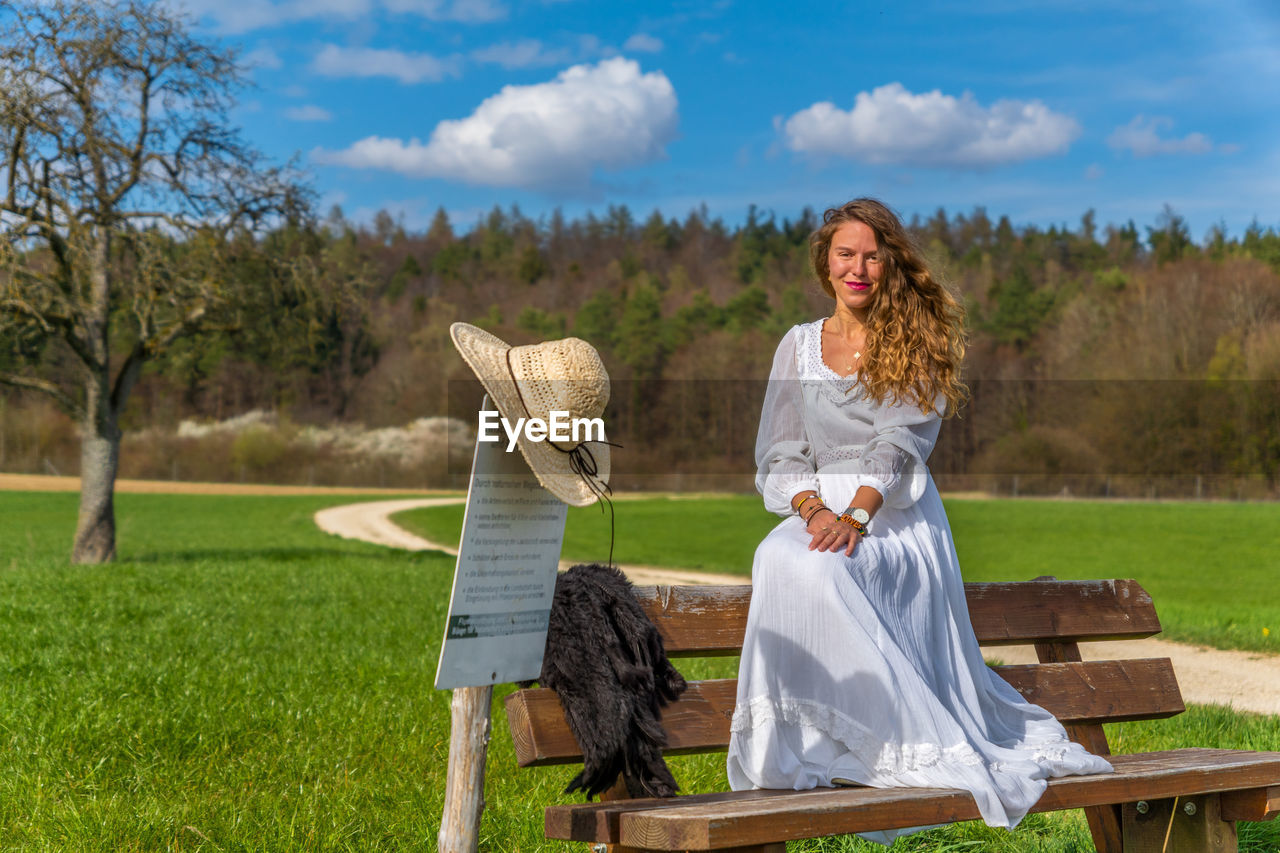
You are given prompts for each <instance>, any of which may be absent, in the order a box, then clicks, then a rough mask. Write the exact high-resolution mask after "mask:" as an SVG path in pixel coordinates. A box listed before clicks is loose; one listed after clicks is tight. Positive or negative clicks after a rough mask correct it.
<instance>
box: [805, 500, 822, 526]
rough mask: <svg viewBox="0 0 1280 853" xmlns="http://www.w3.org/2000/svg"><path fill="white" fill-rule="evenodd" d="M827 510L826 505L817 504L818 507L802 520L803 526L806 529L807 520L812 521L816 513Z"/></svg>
mask: <svg viewBox="0 0 1280 853" xmlns="http://www.w3.org/2000/svg"><path fill="white" fill-rule="evenodd" d="M827 508H828V507H827V505H826V504H824V503H819V504H818V506H817V508H816V509H815V510H814V511H813V512H811V513H809V515H808V517H807V518H805V519H804V523H805V526H806V527H808V526H809V520H810V519H812V518H813V517H814V516H815V515H817V514H818V513H820V512H822V511H823V510H824V509H827ZM802 517H803V516H802Z"/></svg>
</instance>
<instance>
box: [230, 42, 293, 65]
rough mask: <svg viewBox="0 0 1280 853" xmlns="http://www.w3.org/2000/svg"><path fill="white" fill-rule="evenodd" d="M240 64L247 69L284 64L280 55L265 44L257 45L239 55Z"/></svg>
mask: <svg viewBox="0 0 1280 853" xmlns="http://www.w3.org/2000/svg"><path fill="white" fill-rule="evenodd" d="M240 65H242V66H243V67H245V68H249V69H258V68H265V69H275V68H281V67H283V66H284V62H283V61H282V60H281V59H280V55H279V54H277V53H276V52H275V51H274V50H272V49H271V48H269V47H266V46H265V45H259V46H258V47H255V48H254V49H253V50H251V51H249V52H248V53H246V54H244V55H242V56H241V57H240Z"/></svg>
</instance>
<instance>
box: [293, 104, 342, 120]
mask: <svg viewBox="0 0 1280 853" xmlns="http://www.w3.org/2000/svg"><path fill="white" fill-rule="evenodd" d="M284 117H285V118H287V119H289V120H290V121H333V113H331V112H329V111H328V110H326V109H325V108H324V107H317V106H315V105H314V104H306V105H305V106H300V107H289V108H288V109H287V110H285V111H284Z"/></svg>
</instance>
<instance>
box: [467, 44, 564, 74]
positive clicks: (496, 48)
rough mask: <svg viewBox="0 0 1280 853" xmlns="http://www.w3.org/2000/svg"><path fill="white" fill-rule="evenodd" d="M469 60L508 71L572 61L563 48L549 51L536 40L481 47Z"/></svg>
mask: <svg viewBox="0 0 1280 853" xmlns="http://www.w3.org/2000/svg"><path fill="white" fill-rule="evenodd" d="M471 58H472V59H474V60H475V61H476V62H487V63H489V64H491V65H501V66H502V67H503V68H508V69H510V68H532V67H535V66H539V65H560V64H563V63H565V62H570V61H572V59H573V57H572V55H571V54H570V53H569V51H567V50H565V49H564V48H559V49H557V50H549V49H547V47H546V46H545V45H543V43H542V42H540V41H538V40H537V39H521V40H520V41H517V42H502V43H500V44H495V45H490V46H489V47H483V48H480V49H478V50H473V51H471Z"/></svg>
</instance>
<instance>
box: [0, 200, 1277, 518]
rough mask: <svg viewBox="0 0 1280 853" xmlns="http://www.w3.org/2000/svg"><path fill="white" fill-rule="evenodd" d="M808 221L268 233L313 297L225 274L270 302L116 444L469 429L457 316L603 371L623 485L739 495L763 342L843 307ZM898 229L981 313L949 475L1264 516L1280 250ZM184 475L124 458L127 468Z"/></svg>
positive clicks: (201, 354) (1177, 231)
mask: <svg viewBox="0 0 1280 853" xmlns="http://www.w3.org/2000/svg"><path fill="white" fill-rule="evenodd" d="M817 223H818V217H817V215H816V214H815V212H814V211H812V210H805V211H802V212H801V213H800V214H799V215H797V216H795V217H794V218H779V217H778V216H777V215H776V214H774V213H772V212H765V211H762V210H759V209H757V208H755V207H752V208H751V209H750V210H749V211H748V213H747V216H746V219H745V221H744V222H743V223H742V224H741V225H736V226H732V227H730V226H728V225H726V224H725V223H724V222H723V221H722V220H720V219H717V218H714V217H711V216H710V215H708V213H707V212H706V210H705V209H702V210H695V211H693V212H691V213H689V214H688V215H687V216H685V217H684V218H683V219H677V218H667V217H664V216H662V215H661V214H660V213H657V212H654V213H653V214H651V215H650V216H648V217H647V218H643V219H640V218H637V217H635V216H634V215H633V214H632V213H631V211H630V210H628V208H627V207H625V206H621V205H617V206H611V207H609V208H608V210H607V211H606V212H605V213H604V214H603V215H596V214H593V213H587V214H585V215H583V216H582V217H580V218H577V219H572V220H569V219H566V218H565V217H564V216H563V215H562V214H561V213H559V212H554V213H552V214H550V215H549V216H546V217H543V218H540V219H537V220H534V219H531V218H529V217H527V216H525V215H523V214H522V213H521V212H520V211H519V210H518V209H516V208H510V209H503V208H498V207H495V208H494V209H493V210H492V211H491V212H490V213H489V214H488V215H487V216H486V217H484V218H483V219H482V220H481V221H480V222H478V223H476V224H474V226H473V227H471V228H470V229H469V230H467V231H465V232H461V231H459V230H456V229H455V227H454V224H453V223H451V222H450V220H449V218H448V216H447V215H446V214H445V212H444V211H443V210H441V211H439V212H437V214H436V216H435V218H434V220H433V221H432V223H431V225H430V227H429V228H427V229H426V230H425V231H410V230H408V229H406V228H404V227H403V226H402V225H401V224H400V223H398V222H397V221H396V220H395V219H394V218H393V217H392V216H390V215H389V214H386V213H380V214H378V216H377V217H376V218H375V220H374V221H373V223H372V224H370V225H367V226H365V225H361V224H357V223H353V222H350V221H349V220H347V219H346V218H345V217H344V215H343V213H342V211H341V210H340V209H337V208H335V209H333V210H332V211H331V212H330V213H329V214H328V216H327V217H325V218H324V219H322V220H321V221H318V222H316V223H314V224H310V225H307V226H298V225H294V226H290V227H287V228H281V229H279V230H278V231H276V232H273V233H271V234H269V235H268V236H267V237H265V238H264V239H265V241H266V243H267V245H268V248H269V249H270V250H271V252H272V253H274V254H277V255H279V256H281V257H286V258H295V259H297V260H298V262H303V261H305V262H306V263H308V264H309V265H310V268H311V269H312V270H313V272H312V277H313V279H314V281H315V282H318V283H319V285H318V287H317V289H315V290H313V291H312V292H311V293H310V294H309V295H308V296H307V298H308V299H309V300H312V301H311V303H310V304H308V305H306V306H298V305H291V304H290V302H289V299H290V297H289V295H288V294H283V295H282V294H281V293H280V292H279V288H278V287H277V286H276V284H275V283H274V282H273V281H272V280H270V275H271V272H270V270H269V269H267V268H266V267H265V266H264V267H262V268H261V269H258V268H256V267H255V266H254V265H253V264H252V263H246V264H245V265H243V267H242V268H237V269H235V274H237V275H241V276H247V277H249V282H250V284H252V285H254V286H253V287H250V288H247V290H248V291H249V292H256V293H259V294H262V297H261V301H260V304H251V305H245V306H243V308H242V310H240V311H239V312H238V313H237V315H236V317H235V320H234V322H229V323H226V324H224V325H222V326H220V327H218V328H214V329H208V330H205V331H202V332H200V333H199V334H198V335H195V336H192V337H190V338H188V339H184V340H183V341H181V342H179V343H178V344H176V345H175V347H174V349H173V351H172V353H171V354H170V355H169V356H168V357H166V358H164V359H161V360H158V361H156V362H155V363H154V364H152V365H150V366H149V367H148V368H147V371H146V373H145V374H144V375H143V377H142V378H141V380H140V382H139V383H138V386H137V388H136V390H135V391H134V394H135V402H134V403H133V404H132V405H131V407H130V409H129V412H128V414H127V416H126V418H125V424H124V425H125V427H126V429H127V431H132V432H134V433H138V432H139V431H149V432H147V433H146V434H148V435H151V436H156V435H160V434H162V433H163V431H164V430H165V429H169V430H173V429H174V428H176V426H177V424H178V423H179V422H180V421H182V420H186V419H197V420H211V421H219V420H225V419H228V418H232V417H235V416H239V415H242V414H244V413H246V412H249V411H255V410H257V411H268V412H273V413H276V414H277V416H278V417H279V418H280V419H281V420H282V421H283V422H287V423H289V424H294V425H303V424H330V423H335V422H336V423H360V424H364V425H366V426H367V427H383V426H402V425H405V424H408V423H411V422H414V421H415V420H417V419H421V418H425V417H430V416H438V415H448V414H453V415H454V416H455V417H462V418H464V419H473V418H474V411H475V403H476V402H477V401H478V396H477V393H478V392H477V390H476V387H477V386H475V385H474V383H471V382H469V381H468V380H469V372H468V371H467V369H466V367H465V366H464V365H463V363H462V362H461V360H460V359H459V358H458V356H457V355H456V353H455V352H454V350H453V347H452V345H451V343H450V340H449V336H448V327H449V325H450V324H451V323H452V322H454V321H456V320H465V321H468V322H471V323H475V324H477V325H479V326H482V327H484V328H487V329H489V330H490V331H492V332H493V333H494V334H497V335H498V336H500V337H502V338H504V339H505V340H507V341H509V342H511V343H513V344H521V343H530V342H535V341H538V340H543V339H549V338H556V337H563V336H565V335H570V334H572V335H576V336H579V337H582V338H584V339H586V340H588V341H590V342H591V343H592V344H594V345H595V346H596V347H597V349H599V351H600V353H601V355H602V357H603V359H604V361H605V364H606V366H607V367H608V369H609V373H610V376H611V377H612V379H613V382H614V394H613V397H614V399H613V403H612V404H611V406H610V412H609V413H608V418H609V422H610V424H611V429H612V430H613V432H614V436H613V437H614V438H616V440H618V441H619V442H620V443H621V444H623V445H624V447H623V448H622V449H620V450H618V451H617V452H616V453H615V460H616V466H617V471H618V477H619V484H620V485H622V486H632V487H634V486H640V487H644V486H648V485H652V486H655V487H664V488H669V487H695V486H697V487H701V486H708V485H711V486H727V487H745V488H749V487H750V474H751V467H752V461H751V454H752V445H753V442H754V435H755V425H756V421H757V418H758V412H759V408H758V407H759V401H760V398H761V397H762V395H763V379H764V378H765V377H767V375H768V371H769V365H770V362H771V359H772V356H773V349H774V346H775V344H776V342H777V340H778V338H779V337H780V336H781V335H782V333H783V332H784V331H785V330H786V329H787V328H788V327H790V326H791V325H793V324H795V323H798V322H804V321H807V320H810V319H813V318H815V317H818V316H821V315H823V314H825V313H828V312H829V310H830V306H829V299H828V298H827V297H826V296H824V295H823V294H822V292H821V290H820V289H819V286H818V284H817V283H816V282H815V281H814V280H813V277H812V274H811V273H810V272H809V268H808V237H809V234H810V233H811V232H812V231H813V229H814V228H815V227H816V225H817ZM910 227H911V229H912V231H913V232H914V233H915V235H916V238H917V240H918V242H919V244H920V245H921V247H922V248H923V249H924V250H925V252H926V253H927V254H928V256H929V258H930V259H931V261H932V263H933V264H934V266H935V268H936V269H937V270H938V271H940V272H941V274H942V277H943V278H944V279H945V280H946V281H947V282H948V283H949V284H950V286H952V287H953V288H954V290H955V291H956V293H957V294H958V295H959V296H960V298H961V299H962V300H963V302H964V304H965V306H966V309H967V315H968V326H969V334H970V339H969V350H968V356H967V359H966V365H965V378H966V381H967V382H968V383H969V384H970V386H971V388H972V399H971V401H970V403H969V405H968V406H967V407H966V408H965V410H964V411H963V412H962V414H961V417H960V418H959V419H958V420H957V421H956V422H955V423H953V424H951V425H949V426H947V427H946V428H945V429H944V431H943V440H942V442H941V443H940V445H939V448H938V450H937V452H936V455H935V459H934V461H933V468H934V470H935V473H936V474H937V476H939V478H940V479H945V480H946V481H947V483H949V484H950V485H952V487H965V486H967V485H972V486H973V487H975V488H998V489H1001V490H1008V489H1016V490H1019V491H1021V492H1044V491H1058V490H1060V489H1062V488H1064V487H1065V488H1067V489H1069V490H1071V491H1073V492H1075V493H1089V494H1134V493H1148V494H1149V493H1153V492H1154V491H1156V490H1157V489H1158V493H1159V494H1175V493H1178V494H1181V493H1187V494H1198V495H1216V494H1220V495H1230V496H1246V495H1248V496H1261V495H1271V496H1274V495H1275V494H1276V491H1277V474H1278V473H1280V425H1278V424H1280V234H1278V233H1277V231H1276V230H1275V229H1274V228H1271V227H1265V228H1264V227H1262V226H1261V225H1259V224H1256V223H1255V224H1254V225H1252V226H1250V227H1249V228H1248V229H1247V230H1246V231H1245V232H1244V233H1243V234H1240V235H1232V234H1229V233H1228V232H1227V231H1226V230H1225V228H1222V227H1216V228H1213V229H1211V230H1210V232H1209V233H1208V234H1207V235H1205V236H1204V237H1203V238H1202V239H1199V240H1197V239H1195V238H1194V237H1193V236H1192V235H1191V233H1190V231H1189V228H1188V226H1187V223H1186V221H1185V220H1184V219H1183V218H1182V217H1181V216H1180V215H1179V214H1178V213H1177V212H1176V211H1174V210H1172V209H1170V208H1168V207H1166V208H1165V209H1164V211H1163V212H1161V213H1160V214H1159V215H1158V216H1157V217H1155V219H1154V221H1153V222H1152V223H1151V224H1150V225H1145V226H1143V227H1141V228H1140V227H1139V226H1138V225H1136V224H1135V223H1133V222H1128V223H1125V224H1123V225H1115V224H1107V225H1100V224H1099V223H1097V222H1096V221H1095V215H1094V213H1093V212H1092V211H1089V212H1086V213H1085V214H1084V215H1083V216H1082V217H1081V219H1080V221H1079V222H1078V223H1075V224H1074V225H1071V226H1068V225H1062V226H1051V227H1048V228H1040V227H1036V226H1032V225H1015V224H1013V223H1012V222H1011V221H1010V220H1009V218H1008V217H1004V216H1002V217H1000V218H999V219H998V220H994V221H993V219H992V218H991V217H989V216H988V215H987V213H986V211H985V210H984V209H982V208H975V209H974V210H972V211H970V212H967V213H956V214H948V213H947V212H946V211H944V210H941V209H939V210H938V211H937V212H936V213H935V214H934V215H933V216H930V217H927V218H924V217H917V218H915V219H913V220H912V221H911V223H910ZM174 251H182V249H181V247H175V248H174ZM259 274H260V275H261V276H263V280H262V281H261V282H260V283H259V282H255V281H254V279H253V277H254V276H255V275H259ZM326 287H327V288H328V290H327V291H326ZM326 292H328V293H331V294H332V298H326ZM304 307H305V309H306V310H302V309H303V308H304ZM21 345H22V342H21V341H6V342H4V347H3V350H4V351H0V362H3V361H5V360H6V359H9V360H13V359H15V358H17V357H19V356H20V355H21V356H22V357H25V358H28V359H30V358H32V357H33V356H34V357H36V358H39V359H42V360H43V361H44V367H45V368H47V369H52V370H54V371H56V370H58V369H59V365H60V364H61V363H62V361H61V359H62V356H61V355H60V354H59V353H58V351H57V350H56V348H53V347H51V348H50V349H49V350H48V351H47V352H40V353H35V354H32V353H29V352H28V353H19V352H18V349H19V348H20V347H21ZM70 364H71V363H70V361H69V360H68V361H67V367H66V369H67V370H71V369H72V367H71V366H70ZM2 366H3V364H2V363H0V367H2ZM0 394H4V399H3V405H4V408H3V410H2V411H0V421H2V422H3V430H2V432H0V467H2V468H4V469H5V470H11V471H12V470H45V469H47V468H50V467H52V468H56V469H58V470H63V471H64V472H72V471H74V468H75V466H76V452H75V450H74V447H73V444H74V434H73V430H72V428H71V426H70V424H69V422H63V421H61V420H60V418H61V416H60V415H58V414H57V413H56V412H55V411H54V410H53V409H52V408H50V407H49V405H48V404H47V403H45V402H44V401H43V400H40V399H37V398H35V397H28V396H21V395H19V394H17V393H15V392H13V391H0ZM64 445H65V446H64ZM283 446H284V445H281V447H283ZM259 455H260V456H261V457H262V459H261V460H259V461H257V462H255V463H254V465H253V466H250V467H251V468H252V470H246V465H245V464H244V460H243V459H241V460H240V461H239V463H238V470H237V471H232V470H228V471H227V472H226V477H227V478H251V479H261V478H269V479H275V480H299V479H307V478H309V479H311V480H313V481H314V480H315V479H316V475H315V467H314V465H312V467H311V468H310V470H309V473H307V474H306V475H305V476H304V474H303V473H302V466H301V465H300V463H298V462H297V459H296V458H295V457H291V456H290V455H289V454H288V453H287V452H286V451H285V450H283V449H280V450H278V452H276V453H275V454H274V455H273V454H272V453H270V452H266V451H264V452H263V453H262V454H259ZM254 458H255V459H256V458H257V457H254ZM451 458H452V460H453V461H452V462H450V463H449V464H448V465H446V466H444V467H441V464H439V463H437V464H435V467H432V468H431V469H430V475H429V476H428V475H427V474H424V473H423V471H422V470H413V471H406V472H398V473H397V472H393V473H391V474H390V475H389V474H388V472H387V471H386V470H385V469H379V473H378V475H377V480H376V482H372V484H374V485H377V484H379V483H381V484H393V483H404V484H411V485H440V484H444V483H445V482H454V483H457V482H459V481H460V478H461V479H465V454H462V455H461V456H460V455H459V454H458V452H457V448H454V452H453V456H452V457H451ZM460 458H461V459H463V461H461V462H459V461H458V460H459V459H460ZM171 468H176V466H173V465H170V464H168V463H164V464H161V463H160V462H158V461H157V460H156V459H154V458H149V457H148V453H147V452H146V450H145V448H141V449H140V448H137V447H136V446H135V448H134V450H133V451H131V452H126V453H125V454H124V455H123V462H122V471H121V474H122V476H138V475H150V476H157V475H159V476H167V475H168V472H169V471H170V469H171ZM189 470H196V469H189ZM200 473H201V475H202V476H216V475H217V472H216V471H212V472H210V471H200ZM352 476H355V477H356V478H357V479H358V475H351V474H348V475H344V478H345V479H350V478H351V477H352ZM984 478H985V479H984Z"/></svg>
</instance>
